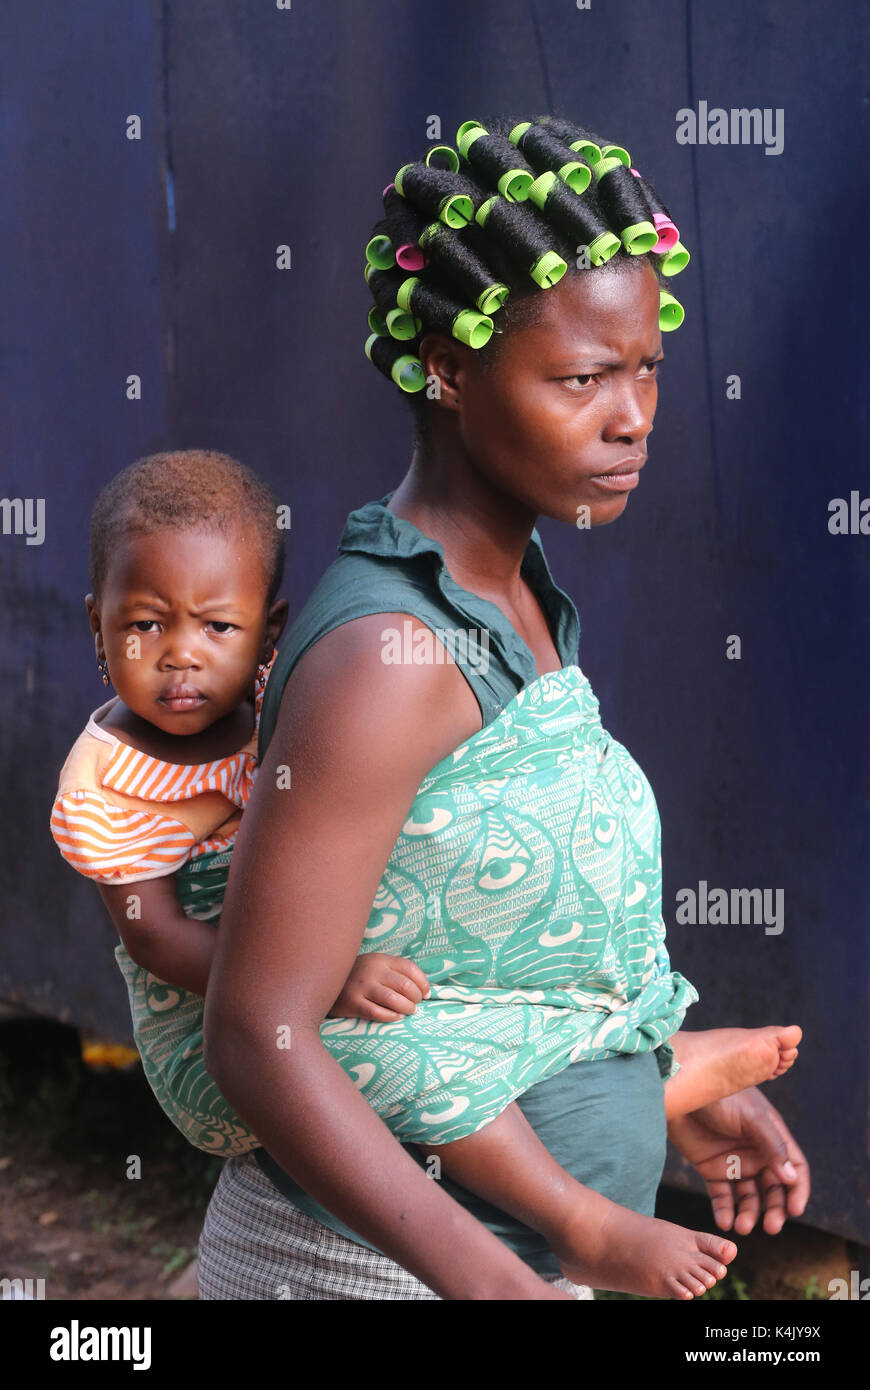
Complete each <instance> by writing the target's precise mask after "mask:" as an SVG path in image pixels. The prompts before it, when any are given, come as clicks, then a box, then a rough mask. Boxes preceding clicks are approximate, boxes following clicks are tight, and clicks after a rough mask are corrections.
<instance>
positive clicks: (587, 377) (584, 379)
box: [566, 372, 601, 386]
mask: <svg viewBox="0 0 870 1390" xmlns="http://www.w3.org/2000/svg"><path fill="white" fill-rule="evenodd" d="M600 375H601V373H600V372H577V374H576V375H575V376H569V377H566V380H567V381H579V382H580V385H581V386H587V385H588V384H589V382H590V381H597V380H598V378H599V376H600Z"/></svg>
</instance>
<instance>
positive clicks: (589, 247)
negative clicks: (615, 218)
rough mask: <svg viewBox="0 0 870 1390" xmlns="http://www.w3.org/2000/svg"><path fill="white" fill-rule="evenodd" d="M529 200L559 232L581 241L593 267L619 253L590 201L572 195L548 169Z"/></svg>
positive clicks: (536, 184) (606, 226)
mask: <svg viewBox="0 0 870 1390" xmlns="http://www.w3.org/2000/svg"><path fill="white" fill-rule="evenodd" d="M529 197H530V200H531V201H532V202H533V203H534V204H535V206H536V207H539V208H540V209H541V211H542V212H545V213H546V216H547V217H548V218H549V219H550V220H551V221H552V222H553V223H554V224H555V225H556V226H557V227H559V228H561V230H562V231H564V232H567V233H568V234H569V235H570V236H572V237H581V238H582V240H583V241H584V243H585V245H586V251H587V254H588V256H589V260H590V261H591V263H592V265H594V266H598V265H603V264H604V262H605V261H609V260H610V258H611V256H615V255H616V252H617V251H618V250H619V249H620V245H621V243H620V240H619V237H618V236H615V235H614V233H613V232H612V231H611V230H610V228H609V227H608V225H607V223H606V222H605V221H604V219H603V218H602V217H601V215H600V213H599V212H598V211H597V210H596V209H595V207H594V205H593V204H592V203H591V201H590V199H589V198H584V197H582V196H581V195H580V194H577V193H572V192H571V190H570V188H569V187H568V186H567V184H564V183H562V181H561V179H559V178H558V177H557V176H556V174H554V173H553V171H552V170H551V169H548V170H547V171H546V173H543V174H539V176H538V177H537V178H536V179H535V182H534V183H533V184H532V187H531V188H530V190H529Z"/></svg>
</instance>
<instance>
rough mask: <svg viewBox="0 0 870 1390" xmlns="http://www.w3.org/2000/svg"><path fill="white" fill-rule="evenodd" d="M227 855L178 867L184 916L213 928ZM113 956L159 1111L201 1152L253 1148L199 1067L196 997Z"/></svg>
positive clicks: (120, 953) (120, 949)
mask: <svg viewBox="0 0 870 1390" xmlns="http://www.w3.org/2000/svg"><path fill="white" fill-rule="evenodd" d="M231 855H232V850H231V849H228V850H221V851H219V852H218V853H215V854H203V855H201V856H200V857H199V858H197V859H189V860H188V861H187V863H186V864H184V865H182V867H181V868H180V869H179V870H178V872H177V873H176V875H175V891H176V894H177V896H178V900H179V902H180V903H181V906H182V908H183V909H184V911H185V913H186V914H187V916H188V917H197V918H199V919H200V921H203V922H213V923H214V925H215V926H217V924H218V921H219V919H220V912H221V907H222V906H223V900H224V892H225V890H226V886H227V874H228V873H229V867H230V857H231ZM115 959H116V961H117V962H118V965H119V967H120V970H121V973H122V975H123V976H124V979H125V980H126V982H127V993H128V995H129V998H130V1014H131V1017H132V1020H133V1037H134V1039H135V1042H136V1046H137V1048H138V1049H139V1056H140V1057H141V1058H142V1069H143V1071H144V1072H145V1076H146V1078H147V1080H148V1084H149V1086H150V1087H151V1089H152V1091H153V1092H154V1094H155V1096H156V1097H157V1101H158V1103H159V1105H160V1107H161V1109H162V1110H163V1112H164V1114H166V1115H168V1117H169V1119H170V1120H171V1121H172V1123H173V1124H174V1125H175V1126H177V1128H178V1129H180V1130H181V1133H182V1134H183V1135H184V1137H185V1139H188V1140H189V1141H190V1143H191V1144H193V1145H194V1146H195V1147H196V1148H197V1149H203V1150H205V1152H206V1153H211V1154H217V1155H218V1156H219V1157H221V1158H233V1157H235V1156H236V1155H238V1154H245V1153H249V1152H250V1151H251V1149H255V1148H258V1147H259V1143H258V1140H257V1139H255V1138H254V1136H253V1134H252V1133H251V1131H250V1130H249V1129H248V1127H247V1126H246V1125H245V1123H244V1121H243V1120H241V1119H240V1118H239V1116H238V1115H237V1114H236V1112H235V1111H234V1110H233V1108H232V1106H231V1105H230V1103H229V1101H227V1100H225V1099H224V1097H223V1096H222V1095H221V1093H220V1091H219V1090H218V1088H217V1086H216V1085H215V1083H214V1081H212V1079H211V1077H210V1076H209V1074H208V1072H207V1071H206V1069H205V1064H204V1062H203V1059H202V1016H203V1007H204V1001H203V998H202V995H200V994H193V993H191V992H190V991H189V990H185V989H178V988H176V986H175V985H167V984H164V983H163V981H162V980H159V979H158V978H157V976H156V975H152V974H150V973H149V971H147V970H143V969H141V967H140V966H138V965H137V964H136V963H135V961H133V960H131V958H130V956H129V954H128V953H127V951H126V949H125V947H124V946H116V947H115Z"/></svg>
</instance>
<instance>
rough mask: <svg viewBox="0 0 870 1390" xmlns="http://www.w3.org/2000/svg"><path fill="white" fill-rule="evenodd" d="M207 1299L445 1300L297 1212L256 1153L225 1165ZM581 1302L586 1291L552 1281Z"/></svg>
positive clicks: (211, 1226) (202, 1270)
mask: <svg viewBox="0 0 870 1390" xmlns="http://www.w3.org/2000/svg"><path fill="white" fill-rule="evenodd" d="M198 1271H199V1296H200V1298H201V1299H275V1298H279V1299H282V1298H286V1299H294V1300H297V1299H298V1300H302V1301H305V1300H308V1301H318V1302H320V1301H324V1300H330V1299H333V1300H348V1299H374V1300H380V1299H393V1298H395V1299H421V1298H430V1299H438V1294H436V1293H433V1292H432V1290H431V1289H430V1288H428V1287H427V1286H426V1285H425V1284H423V1283H421V1281H420V1280H419V1279H416V1278H415V1277H414V1275H413V1274H410V1273H409V1272H408V1270H406V1269H403V1268H402V1266H401V1265H399V1264H397V1263H396V1262H395V1260H391V1259H388V1258H387V1256H386V1255H381V1254H379V1252H378V1251H376V1250H370V1249H369V1248H368V1247H367V1246H364V1245H357V1243H356V1242H355V1241H352V1240H347V1239H346V1238H345V1237H344V1236H340V1235H338V1233H337V1232H336V1231H331V1230H330V1229H329V1227H328V1226H322V1225H321V1224H320V1222H319V1221H314V1220H313V1219H312V1218H311V1217H310V1216H306V1215H305V1213H304V1212H301V1211H300V1210H299V1208H298V1207H295V1206H293V1204H292V1203H291V1202H289V1201H288V1200H287V1198H286V1197H284V1196H282V1195H281V1193H280V1192H278V1190H277V1189H276V1188H275V1187H273V1185H272V1183H271V1182H270V1181H269V1179H268V1178H267V1177H266V1175H265V1173H263V1172H262V1171H261V1169H260V1167H259V1165H258V1164H257V1162H256V1159H255V1158H254V1155H253V1154H246V1155H245V1156H244V1157H242V1158H230V1159H228V1160H227V1162H226V1163H225V1164H224V1167H223V1171H222V1172H221V1175H220V1178H219V1180H218V1184H217V1187H216V1188H215V1191H214V1194H213V1196H212V1199H211V1203H210V1205H209V1209H208V1212H207V1214H206V1218H205V1225H204V1227H203V1231H202V1235H201V1236H200V1241H199V1263H198ZM545 1277H546V1278H547V1280H548V1282H549V1283H552V1284H555V1285H556V1287H557V1288H560V1289H564V1290H565V1292H566V1293H570V1294H573V1296H574V1297H575V1298H587V1299H588V1298H592V1290H591V1289H590V1288H588V1287H587V1286H585V1285H581V1284H572V1283H571V1282H570V1281H569V1280H568V1279H560V1278H558V1277H553V1276H545Z"/></svg>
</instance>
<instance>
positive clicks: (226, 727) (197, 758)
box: [98, 696, 255, 767]
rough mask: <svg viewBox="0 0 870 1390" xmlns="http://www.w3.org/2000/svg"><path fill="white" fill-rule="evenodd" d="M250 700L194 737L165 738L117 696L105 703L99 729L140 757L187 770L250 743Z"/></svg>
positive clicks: (252, 718)
mask: <svg viewBox="0 0 870 1390" xmlns="http://www.w3.org/2000/svg"><path fill="white" fill-rule="evenodd" d="M254 722H255V716H254V704H253V700H252V699H251V700H245V701H243V702H242V704H240V705H237V706H236V708H235V709H234V710H233V711H232V712H231V713H230V714H228V715H225V716H224V718H223V719H218V720H216V721H215V723H214V724H209V726H208V728H206V729H200V731H199V733H196V734H169V733H167V732H166V731H165V730H164V729H159V728H158V727H157V725H156V724H151V723H149V721H148V720H147V719H143V718H142V717H141V716H140V715H138V714H136V713H135V712H134V711H133V710H131V709H130V708H129V707H128V706H127V705H125V704H124V703H123V702H122V701H121V700H120V699H119V698H118V697H117V696H116V697H115V699H114V701H110V702H109V706H108V708H107V709H106V712H105V714H104V715H103V717H102V719H100V720H98V724H99V727H100V728H101V729H106V730H108V731H109V732H110V733H112V734H114V735H115V737H116V738H117V739H119V740H120V741H121V743H128V744H129V745H130V747H131V748H136V749H138V751H139V752H140V753H146V754H148V756H149V757H152V758H159V759H160V761H161V762H166V763H177V764H178V765H179V766H184V767H190V766H195V765H197V764H199V763H211V762H217V761H218V759H219V758H228V757H230V756H231V755H232V754H233V753H238V752H239V750H240V749H241V748H244V746H245V744H246V743H250V741H251V738H252V737H253V733H254Z"/></svg>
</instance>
